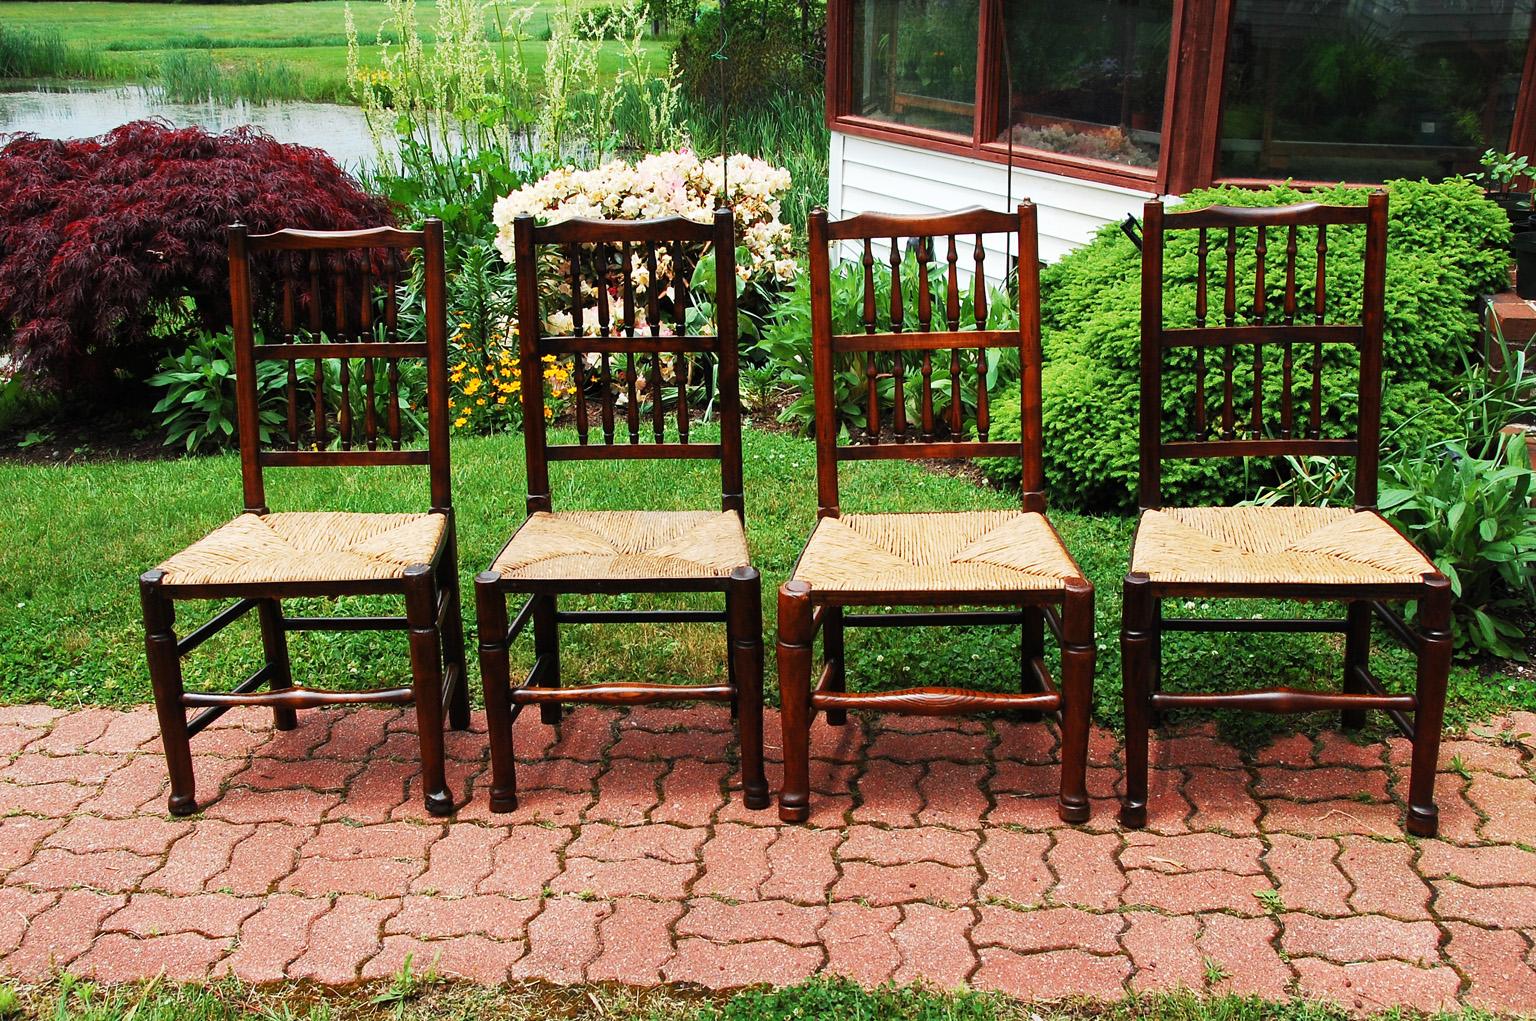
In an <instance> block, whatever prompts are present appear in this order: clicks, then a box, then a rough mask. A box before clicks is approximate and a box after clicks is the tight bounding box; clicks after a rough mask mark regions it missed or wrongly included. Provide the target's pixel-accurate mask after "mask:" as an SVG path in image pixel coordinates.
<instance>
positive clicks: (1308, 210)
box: [1138, 192, 1387, 509]
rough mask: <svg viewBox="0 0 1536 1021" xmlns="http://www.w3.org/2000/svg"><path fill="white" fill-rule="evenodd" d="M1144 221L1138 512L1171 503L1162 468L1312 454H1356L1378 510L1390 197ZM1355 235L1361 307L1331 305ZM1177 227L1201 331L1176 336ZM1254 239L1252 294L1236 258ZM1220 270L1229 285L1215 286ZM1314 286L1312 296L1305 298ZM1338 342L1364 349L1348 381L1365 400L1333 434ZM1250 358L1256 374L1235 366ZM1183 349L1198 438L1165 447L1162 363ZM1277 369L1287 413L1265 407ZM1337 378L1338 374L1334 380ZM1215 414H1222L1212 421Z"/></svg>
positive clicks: (1364, 501) (1160, 213)
mask: <svg viewBox="0 0 1536 1021" xmlns="http://www.w3.org/2000/svg"><path fill="white" fill-rule="evenodd" d="M1144 214H1145V219H1144V221H1143V240H1142V284H1141V286H1142V293H1141V322H1142V336H1143V338H1144V339H1143V344H1142V349H1141V435H1142V443H1141V447H1140V451H1141V465H1140V469H1141V470H1140V482H1139V489H1138V496H1139V501H1140V504H1141V506H1142V508H1143V509H1148V508H1155V507H1159V506H1161V504H1162V492H1161V490H1162V464H1163V461H1165V460H1172V459H1183V458H1204V457H1308V456H1327V457H1349V458H1352V459H1353V460H1354V462H1355V484H1354V490H1355V504H1356V506H1357V507H1374V506H1375V505H1376V484H1377V461H1378V448H1379V446H1380V438H1381V346H1382V329H1383V294H1384V292H1385V287H1386V223H1387V221H1386V216H1387V197H1386V195H1385V193H1381V192H1378V193H1375V194H1373V195H1372V196H1371V197H1370V199H1369V201H1368V202H1367V204H1366V205H1361V206H1326V205H1319V204H1317V203H1306V204H1302V205H1294V206H1287V207H1283V208H1278V209H1277V208H1273V207H1270V208H1241V209H1240V208H1231V207H1211V208H1206V209H1194V210H1189V211H1187V212H1180V211H1178V210H1177V208H1175V210H1174V211H1172V212H1167V211H1165V210H1164V208H1163V205H1162V203H1160V202H1149V203H1147V205H1146V209H1145V210H1144ZM1330 228H1332V234H1331V235H1330ZM1350 230H1353V231H1356V232H1357V233H1363V234H1364V240H1365V257H1364V278H1363V287H1362V304H1361V307H1360V308H1359V309H1358V310H1355V309H1344V308H1340V307H1338V305H1339V303H1338V301H1337V299H1335V300H1334V301H1332V302H1331V303H1330V301H1329V293H1328V285H1329V254H1330V251H1329V238H1330V236H1331V237H1332V238H1333V244H1334V247H1335V249H1337V248H1338V247H1339V242H1340V240H1341V237H1340V235H1341V234H1342V233H1343V232H1344V231H1350ZM1173 231H1193V232H1194V233H1195V236H1196V242H1195V260H1196V267H1195V306H1194V324H1193V325H1192V326H1180V327H1169V326H1168V325H1167V324H1166V323H1165V322H1164V315H1163V288H1164V281H1163V269H1164V257H1165V250H1164V249H1165V235H1166V234H1168V233H1170V232H1173ZM1271 231H1273V232H1274V233H1273V234H1271ZM1213 234H1214V235H1215V237H1214V242H1213V240H1212V235H1213ZM1250 241H1251V245H1252V248H1251V250H1252V252H1253V255H1254V263H1253V270H1252V273H1253V275H1252V278H1251V285H1250V282H1249V281H1248V280H1244V279H1239V277H1240V271H1239V267H1238V262H1239V259H1238V256H1239V251H1240V249H1241V250H1242V251H1243V254H1244V256H1245V259H1244V261H1246V254H1247V246H1248V244H1249V243H1250ZM1276 252H1279V253H1281V254H1282V255H1283V262H1282V266H1281V267H1276V268H1277V269H1279V270H1280V272H1279V273H1277V274H1275V276H1278V277H1279V278H1280V279H1279V280H1276V279H1275V276H1270V275H1269V274H1270V273H1271V267H1270V262H1271V259H1272V257H1273V254H1274V253H1276ZM1309 260H1310V262H1311V266H1310V267H1309V266H1308V265H1307V262H1308V261H1309ZM1335 262H1337V257H1335ZM1309 268H1310V272H1309ZM1335 268H1336V269H1338V268H1342V267H1337V266H1336V267H1335ZM1218 271H1219V279H1220V286H1219V287H1217V286H1215V285H1214V284H1213V278H1215V277H1216V276H1217V274H1218ZM1308 278H1310V279H1308ZM1309 283H1310V284H1311V294H1310V300H1308V295H1307V293H1306V291H1307V285H1308V284H1309ZM1276 284H1278V285H1279V286H1278V287H1276V286H1275V285H1276ZM1277 291H1278V296H1279V301H1278V303H1277V302H1276V300H1275V299H1276V292H1277ZM1212 292H1216V293H1214V294H1213V293H1212ZM1245 292H1246V293H1245ZM1218 304H1219V307H1217V306H1218ZM1277 304H1278V307H1276V306H1277ZM1298 319H1299V320H1300V321H1298ZM1338 345H1348V346H1350V347H1353V348H1354V349H1355V350H1356V351H1357V352H1358V358H1359V362H1358V371H1357V373H1356V374H1355V379H1354V380H1351V381H1349V385H1350V386H1351V387H1352V388H1353V389H1354V390H1355V392H1356V394H1357V395H1358V405H1357V409H1356V416H1355V422H1354V423H1353V424H1354V428H1353V430H1351V431H1350V432H1348V433H1347V434H1345V435H1337V436H1335V435H1328V436H1325V435H1324V432H1325V425H1324V410H1323V409H1324V402H1325V398H1326V396H1327V395H1326V394H1325V388H1324V378H1325V376H1324V365H1325V362H1326V360H1327V359H1326V357H1325V351H1326V350H1327V349H1329V348H1331V347H1334V346H1338ZM1240 348H1251V351H1249V352H1247V355H1248V357H1247V358H1246V359H1245V360H1246V361H1247V365H1245V366H1242V370H1246V372H1244V371H1242V370H1240V368H1239V362H1238V357H1239V349H1240ZM1179 349H1189V350H1192V351H1193V354H1194V366H1193V376H1194V386H1195V393H1194V407H1193V409H1192V411H1193V414H1192V418H1193V422H1192V425H1193V429H1194V437H1193V438H1192V439H1177V440H1168V439H1165V438H1164V435H1163V432H1164V429H1163V426H1164V423H1163V418H1162V416H1163V377H1164V374H1165V372H1166V371H1168V370H1167V368H1166V367H1165V364H1164V363H1165V362H1166V360H1167V358H1168V354H1169V352H1171V351H1175V350H1179ZM1273 349H1277V350H1276V351H1275V355H1273V356H1271V360H1269V361H1266V355H1267V354H1268V352H1269V351H1270V350H1273ZM1298 349H1299V350H1300V352H1301V356H1300V358H1299V359H1298V357H1297V352H1298ZM1275 357H1278V362H1279V364H1278V367H1277V366H1276V364H1275V361H1274V358H1275ZM1213 359H1214V360H1215V362H1216V365H1215V366H1214V370H1215V371H1216V372H1217V373H1219V377H1218V386H1217V388H1216V391H1215V393H1213V392H1212V383H1211V381H1210V378H1209V377H1210V373H1211V369H1212V368H1213V366H1211V365H1210V364H1209V362H1210V361H1211V360H1213ZM1276 371H1278V374H1279V391H1280V392H1279V395H1278V396H1279V408H1278V409H1276V408H1274V407H1273V406H1272V405H1266V402H1265V397H1266V382H1269V383H1270V384H1272V383H1273V378H1272V377H1271V376H1270V375H1268V373H1273V372H1276ZM1335 375H1337V374H1335V373H1331V372H1330V373H1329V378H1330V379H1332V378H1333V377H1334V376H1335ZM1239 382H1246V383H1247V384H1248V393H1247V394H1246V395H1244V394H1242V393H1241V392H1240V391H1239V389H1238V383H1239ZM1341 382H1342V381H1341ZM1270 389H1272V386H1271V387H1270ZM1346 393H1347V392H1346ZM1245 396H1246V399H1244V398H1245ZM1336 396H1341V395H1336ZM1212 404H1216V405H1217V408H1216V410H1215V412H1214V413H1213V412H1212V409H1211V405H1212ZM1244 405H1246V408H1245V407H1244ZM1277 411H1278V414H1277Z"/></svg>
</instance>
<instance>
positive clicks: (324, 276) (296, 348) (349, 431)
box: [140, 220, 469, 815]
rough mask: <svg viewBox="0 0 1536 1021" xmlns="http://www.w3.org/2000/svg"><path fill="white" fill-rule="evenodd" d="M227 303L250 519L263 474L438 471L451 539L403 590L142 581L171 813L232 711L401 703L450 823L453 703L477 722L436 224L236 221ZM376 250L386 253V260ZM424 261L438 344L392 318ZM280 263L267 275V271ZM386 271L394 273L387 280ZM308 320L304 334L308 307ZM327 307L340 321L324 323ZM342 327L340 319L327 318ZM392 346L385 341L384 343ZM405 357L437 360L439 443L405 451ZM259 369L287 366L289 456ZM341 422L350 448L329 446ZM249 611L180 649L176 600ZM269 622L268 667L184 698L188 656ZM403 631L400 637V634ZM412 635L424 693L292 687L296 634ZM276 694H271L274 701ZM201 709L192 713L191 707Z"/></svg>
mask: <svg viewBox="0 0 1536 1021" xmlns="http://www.w3.org/2000/svg"><path fill="white" fill-rule="evenodd" d="M228 239H229V260H230V261H229V273H230V307H231V311H232V318H233V334H234V341H235V392H236V401H237V410H236V415H237V421H238V425H239V434H240V436H239V438H240V465H241V479H242V485H243V489H244V496H245V510H246V511H247V512H248V513H253V514H266V513H267V512H268V508H267V505H266V489H265V480H264V477H263V469H264V468H271V467H326V466H329V467H342V466H357V467H371V466H375V465H386V464H391V465H404V464H410V465H420V466H424V467H426V468H427V475H428V479H429V483H430V491H431V498H430V508H429V509H431V510H432V511H434V512H437V513H441V514H443V515H445V516H446V517H447V519H448V520H447V522H446V526H445V528H444V536H443V540H442V543H441V544H440V546H439V547H438V549H437V551H436V552H435V553H434V555H433V557H432V559H431V562H430V563H427V564H418V565H412V566H411V567H409V568H407V569H406V571H405V572H404V574H403V576H402V577H399V578H394V579H368V580H358V579H334V580H317V581H307V582H288V583H270V584H269V583H262V582H249V583H240V584H227V585H201V584H194V585H179V584H171V583H168V582H167V581H166V578H165V575H164V572H162V571H159V570H154V571H150V572H147V573H146V574H145V575H143V577H142V578H141V579H140V598H141V601H142V603H143V607H144V621H145V630H146V654H147V658H148V662H149V671H150V679H151V682H152V685H153V688H154V692H155V711H156V715H157V718H158V720H159V723H160V732H161V741H162V744H163V745H164V747H165V753H166V762H167V766H168V769H169V772H170V775H171V794H170V801H169V808H170V811H171V812H172V813H173V814H176V815H186V814H188V813H190V812H194V811H196V810H197V808H198V805H197V798H196V790H195V786H194V778H193V774H192V770H191V751H190V739H191V738H192V736H194V735H195V734H196V733H197V732H199V731H201V730H202V729H203V728H205V727H206V726H208V724H209V723H211V722H212V721H213V720H215V719H217V718H218V717H219V716H220V715H222V714H223V713H224V712H225V711H227V710H228V709H229V708H231V707H233V706H267V707H270V708H271V709H272V711H273V722H274V724H275V726H276V727H277V728H278V729H279V730H288V729H292V728H293V727H294V726H296V725H297V717H296V715H295V712H296V710H299V709H309V708H312V707H317V706H325V705H346V704H361V703H378V702H384V703H399V704H412V705H414V706H415V707H416V710H417V713H418V720H419V723H420V731H421V732H420V744H421V760H422V792H423V797H424V799H425V801H426V805H427V809H428V811H430V812H433V813H435V814H439V815H441V814H447V813H449V812H451V811H452V809H453V801H452V796H451V794H450V792H449V791H448V788H447V786H446V782H445V781H444V766H443V738H442V728H443V725H444V712H445V705H446V707H447V709H446V712H447V716H448V720H449V722H450V724H451V725H452V726H453V727H454V728H455V729H460V730H462V729H466V728H467V727H468V726H469V701H468V693H467V690H466V689H465V687H464V683H465V670H464V652H463V635H462V625H461V624H460V616H461V614H460V607H459V597H458V569H457V549H456V545H455V542H454V525H453V508H452V500H451V496H450V493H449V463H448V392H447V391H448V379H447V377H448V370H447V322H446V315H447V298H446V287H445V268H444V264H443V233H442V224H441V223H440V222H438V221H436V220H428V221H427V222H426V223H425V224H424V225H423V227H422V229H421V230H419V231H401V230H397V229H395V228H392V227H388V228H377V229H371V230H362V231H347V232H334V233H333V232H322V231H291V230H281V231H276V232H274V233H271V234H264V235H255V236H252V235H248V233H247V231H246V229H245V228H244V227H243V226H240V225H238V224H236V225H234V226H232V227H230V228H229V232H228ZM380 250H382V252H383V254H382V255H380V254H379V253H380ZM406 257H409V258H415V259H420V260H421V262H422V267H423V272H422V280H423V286H422V291H421V294H422V297H423V309H422V312H421V321H422V323H423V329H424V332H425V334H426V337H425V340H422V341H410V342H401V341H399V339H398V337H399V334H398V331H397V328H396V326H397V322H396V312H397V298H396V288H395V282H396V279H397V278H396V275H395V269H394V267H395V263H396V261H397V260H398V259H401V258H406ZM254 262H259V263H261V265H262V268H263V269H267V268H272V269H275V270H276V271H277V278H276V280H275V282H274V283H273V287H272V291H273V293H272V294H271V295H256V294H253V285H252V281H253V279H257V280H267V279H269V278H270V277H271V274H269V273H253V270H252V264H253V263H254ZM268 263H270V264H271V266H270V267H268ZM381 268H382V270H383V271H382V272H376V270H379V269H381ZM380 308H382V310H383V317H384V318H383V324H382V326H383V329H382V331H376V330H375V318H374V316H375V313H376V311H377V310H379V309H380ZM261 309H271V310H272V315H273V316H274V317H275V319H276V323H277V325H276V326H275V328H272V329H270V330H269V332H268V335H272V336H280V337H281V338H282V339H281V342H280V343H275V344H257V343H256V339H255V338H256V324H257V317H258V312H259V310H261ZM301 309H302V311H303V313H304V317H305V319H306V321H307V323H308V326H307V328H303V329H301V328H300V327H299V326H298V322H299V316H300V311H301ZM327 309H328V310H329V312H327ZM327 315H329V316H330V321H329V323H327V322H326V316H327ZM381 335H382V338H383V339H380V336H381ZM402 357H408V358H417V359H424V360H425V361H426V363H427V364H426V382H427V393H426V405H427V446H426V448H425V449H420V450H400V449H399V427H398V377H397V375H396V370H395V365H396V363H397V362H398V360H399V359H400V358H402ZM355 358H361V359H363V376H362V387H363V396H364V398H365V401H364V403H365V405H366V408H365V410H364V416H363V417H364V421H363V424H362V429H363V433H364V442H363V443H362V444H357V443H356V442H355V441H356V439H357V437H356V433H357V425H358V424H357V423H356V422H354V421H353V419H352V409H351V403H352V400H353V398H354V397H355V396H356V394H355V393H354V386H355V385H356V381H355V380H354V379H353V377H352V367H351V365H350V362H351V360H352V359H355ZM378 358H384V359H385V360H386V362H387V364H388V365H389V371H390V402H391V403H390V410H389V414H388V416H387V417H388V419H389V422H390V426H389V428H390V431H391V434H392V439H393V441H394V447H395V449H392V450H378V449H376V448H377V446H378V443H377V424H378V423H377V412H376V409H375V407H374V403H373V402H374V398H375V396H376V391H375V383H376V378H375V370H374V360H375V359H378ZM262 359H273V360H278V361H281V362H284V363H286V377H287V378H286V380H285V387H284V389H285V397H286V404H287V409H286V410H287V414H286V423H285V425H286V430H285V435H284V437H283V440H282V442H283V443H284V445H285V446H286V447H287V449H278V450H267V449H262V444H261V440H260V427H259V426H260V423H259V417H258V406H257V390H256V367H257V364H258V362H259V361H260V360H262ZM304 359H310V360H312V361H313V372H314V380H315V389H314V392H313V394H311V395H309V396H310V397H312V398H313V400H314V420H313V424H312V426H311V428H312V432H311V433H310V435H309V436H307V437H306V436H305V434H304V432H303V428H304V426H303V425H302V423H301V420H300V413H299V400H300V396H299V395H300V386H299V381H298V363H299V361H301V360H304ZM327 359H334V360H337V361H339V365H338V367H337V375H336V379H337V382H338V384H339V388H340V391H341V393H340V406H339V407H337V408H336V409H335V410H334V412H331V411H328V409H327V408H326V405H325V392H324V385H323V384H324V380H325V371H326V370H325V362H326V360H327ZM332 421H334V424H335V429H336V442H337V445H338V446H339V448H340V449H306V446H309V447H314V448H324V447H325V446H326V445H327V444H328V442H329V434H330V433H329V431H330V423H331V422H332ZM364 594H368V595H393V596H395V597H396V598H403V599H404V601H405V603H406V616H405V618H404V619H403V620H402V618H394V617H340V618H334V619H328V618H312V617H304V618H290V617H286V616H285V615H284V613H283V609H282V600H284V599H292V598H300V597H332V598H334V597H339V596H346V595H364ZM230 596H233V597H234V598H235V599H236V600H237V601H236V602H235V603H234V604H233V605H232V606H230V607H228V608H226V609H224V610H222V611H220V612H218V613H216V614H215V615H214V616H213V617H212V618H211V619H210V620H208V621H207V622H206V623H205V624H203V625H201V626H200V627H197V628H194V629H193V630H192V631H191V633H189V634H188V636H187V637H186V638H185V639H182V640H181V641H180V642H178V641H177V640H176V635H175V612H174V602H175V601H176V600H186V599H208V598H225V597H230ZM253 607H254V608H255V609H257V611H258V614H259V616H260V630H261V640H262V651H263V658H264V660H265V663H264V664H263V665H262V666H261V667H260V668H258V669H257V670H256V671H255V672H254V673H252V674H251V675H250V676H248V677H246V678H245V679H244V680H243V681H241V682H240V683H239V684H237V685H236V686H235V687H234V689H233V690H231V691H222V692H215V691H191V692H189V691H186V690H185V689H184V687H183V685H182V674H181V659H182V658H183V657H184V656H186V655H189V654H191V653H192V652H194V651H195V650H196V649H197V648H198V647H199V646H200V645H202V643H203V642H205V641H206V640H207V639H209V638H211V637H213V636H214V635H215V634H217V633H219V632H220V631H222V630H223V629H224V628H226V627H228V626H229V625H230V624H231V623H233V622H234V621H236V620H238V619H240V618H241V617H243V616H244V615H245V614H246V613H247V612H249V610H250V609H252V608H253ZM402 625H403V626H402ZM373 628H377V629H381V630H407V631H408V632H409V638H410V645H411V667H412V673H411V676H412V681H411V684H410V685H409V686H407V687H392V688H384V689H374V690H364V691H333V690H327V689H324V688H319V687H305V686H299V685H296V684H294V681H293V676H292V668H291V664H290V660H289V655H288V646H287V636H288V633H289V632H291V631H300V630H305V631H310V630H329V631H358V630H366V629H373ZM263 688H267V689H269V690H262V689H263ZM195 708H202V709H203V711H202V712H200V713H197V714H196V715H194V716H193V717H192V718H191V719H190V720H189V719H188V717H187V710H188V709H195Z"/></svg>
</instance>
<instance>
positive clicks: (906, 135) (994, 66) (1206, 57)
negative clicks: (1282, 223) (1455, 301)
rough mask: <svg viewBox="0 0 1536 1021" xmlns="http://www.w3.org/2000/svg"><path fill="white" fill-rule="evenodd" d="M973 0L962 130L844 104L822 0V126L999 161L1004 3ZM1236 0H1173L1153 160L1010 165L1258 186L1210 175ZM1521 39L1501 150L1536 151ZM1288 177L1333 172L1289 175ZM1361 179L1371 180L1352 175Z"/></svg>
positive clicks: (1121, 179) (842, 60) (848, 17)
mask: <svg viewBox="0 0 1536 1021" xmlns="http://www.w3.org/2000/svg"><path fill="white" fill-rule="evenodd" d="M1007 2H1008V0H981V14H980V26H981V27H980V33H979V38H978V40H977V52H978V57H979V59H978V60H977V62H976V68H977V71H976V118H975V120H974V122H973V126H972V132H971V137H970V138H968V139H967V138H966V137H964V136H963V135H958V134H949V133H944V132H938V131H931V130H927V129H923V128H913V127H908V126H905V125H900V124H891V123H888V122H885V121H879V120H874V119H872V118H868V117H860V116H856V115H854V114H852V113H851V112H850V111H851V110H852V109H853V69H852V67H851V61H850V54H851V53H852V29H853V0H827V79H826V87H827V126H828V127H829V128H831V129H832V130H833V131H837V132H841V133H843V134H847V135H854V136H857V137H861V138H871V139H876V140H879V141H886V142H897V143H900V144H902V145H910V146H913V147H914V148H919V149H928V150H931V151H934V152H945V153H951V154H953V155H958V156H969V157H971V158H973V159H980V160H986V161H989V162H993V163H1003V164H1006V163H1008V161H1009V149H1008V146H1007V144H1006V143H998V142H990V141H983V140H982V132H981V125H982V124H991V123H995V122H996V121H997V115H998V113H999V110H998V107H999V105H1000V103H1001V101H1002V96H1003V94H1004V92H1005V88H1004V86H1003V82H1002V76H1003V73H1004V69H1003V61H1002V56H1001V47H1000V45H999V43H998V42H997V39H998V38H999V36H1000V29H1001V27H1002V23H1003V22H1002V10H1003V5H1004V4H1006V3H1007ZM1236 2H1238V0H1174V3H1173V25H1172V34H1171V36H1170V39H1171V44H1170V46H1169V57H1168V84H1167V91H1166V93H1165V95H1164V99H1163V144H1162V150H1161V155H1160V157H1159V160H1158V165H1157V168H1156V169H1155V170H1154V169H1152V168H1143V167H1129V166H1123V165H1120V164H1116V163H1111V162H1108V161H1103V160H1094V159H1087V158H1083V157H1076V156H1068V155H1064V154H1061V153H1052V152H1044V151H1041V150H1038V149H1023V148H1019V147H1014V149H1013V150H1012V160H1013V165H1014V166H1017V167H1024V168H1026V169H1030V170H1039V171H1044V172H1046V173H1051V174H1057V175H1059V176H1062V177H1070V178H1076V179H1078V180H1082V181H1092V182H1096V183H1100V184H1113V185H1119V186H1121V187H1126V188H1134V189H1137V190H1140V191H1150V192H1156V193H1159V194H1182V193H1183V192H1186V191H1189V190H1191V189H1194V188H1202V187H1206V186H1208V185H1212V184H1235V185H1240V186H1245V187H1267V186H1269V185H1271V184H1274V183H1275V180H1273V179H1258V178H1236V177H1218V176H1217V175H1216V152H1217V149H1218V148H1219V147H1220V145H1221V100H1222V86H1223V83H1224V82H1225V80H1226V49H1227V38H1228V35H1229V32H1228V30H1229V28H1230V27H1231V19H1232V8H1233V5H1234V3H1236ZM1532 20H1533V25H1532V31H1531V34H1530V37H1529V39H1528V40H1527V42H1526V52H1525V66H1524V68H1523V69H1522V72H1521V79H1520V91H1519V97H1518V99H1517V100H1516V104H1515V117H1514V123H1513V125H1512V127H1511V130H1510V138H1509V151H1511V152H1519V153H1526V154H1533V155H1536V18H1533V19H1532ZM1295 183H1296V184H1300V185H1308V184H1324V183H1327V184H1333V183H1337V182H1320V181H1296V182H1295ZM1351 183H1358V184H1362V185H1370V184H1379V183H1380V182H1375V181H1360V182H1351Z"/></svg>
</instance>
